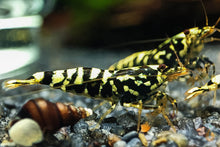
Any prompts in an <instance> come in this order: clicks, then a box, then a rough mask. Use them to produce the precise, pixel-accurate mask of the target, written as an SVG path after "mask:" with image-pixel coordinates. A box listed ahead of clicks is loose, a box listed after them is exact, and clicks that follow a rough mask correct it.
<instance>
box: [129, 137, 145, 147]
mask: <svg viewBox="0 0 220 147" xmlns="http://www.w3.org/2000/svg"><path fill="white" fill-rule="evenodd" d="M127 146H128V147H134V146H135V147H141V146H142V143H141V141H140V139H138V138H133V139H131V140H130V141H129V142H128V143H127Z"/></svg>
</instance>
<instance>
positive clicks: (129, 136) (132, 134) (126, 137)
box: [121, 131, 138, 142]
mask: <svg viewBox="0 0 220 147" xmlns="http://www.w3.org/2000/svg"><path fill="white" fill-rule="evenodd" d="M135 137H138V133H137V131H131V132H129V133H127V134H125V135H124V136H123V137H122V138H121V139H122V140H124V141H126V142H128V141H129V140H131V139H132V138H135Z"/></svg>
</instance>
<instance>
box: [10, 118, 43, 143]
mask: <svg viewBox="0 0 220 147" xmlns="http://www.w3.org/2000/svg"><path fill="white" fill-rule="evenodd" d="M9 136H10V137H11V139H12V140H13V141H14V142H15V143H16V144H19V145H23V146H31V145H32V144H34V143H39V142H41V141H42V140H43V133H42V131H41V129H40V126H39V125H38V124H37V123H36V122H35V121H34V120H32V119H28V118H26V119H22V120H20V121H18V122H17V123H15V124H14V125H13V126H12V127H11V128H10V129H9Z"/></svg>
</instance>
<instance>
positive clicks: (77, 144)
mask: <svg viewBox="0 0 220 147" xmlns="http://www.w3.org/2000/svg"><path fill="white" fill-rule="evenodd" d="M70 140H71V146H72V147H85V146H86V143H85V142H84V140H83V137H82V136H81V135H80V134H76V133H73V134H71V136H70Z"/></svg>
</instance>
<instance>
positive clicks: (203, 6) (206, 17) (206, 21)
mask: <svg viewBox="0 0 220 147" xmlns="http://www.w3.org/2000/svg"><path fill="white" fill-rule="evenodd" d="M200 2H201V3H202V8H203V11H204V14H205V24H206V26H208V25H209V20H208V15H207V12H206V9H205V5H204V3H203V1H202V0H200Z"/></svg>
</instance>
